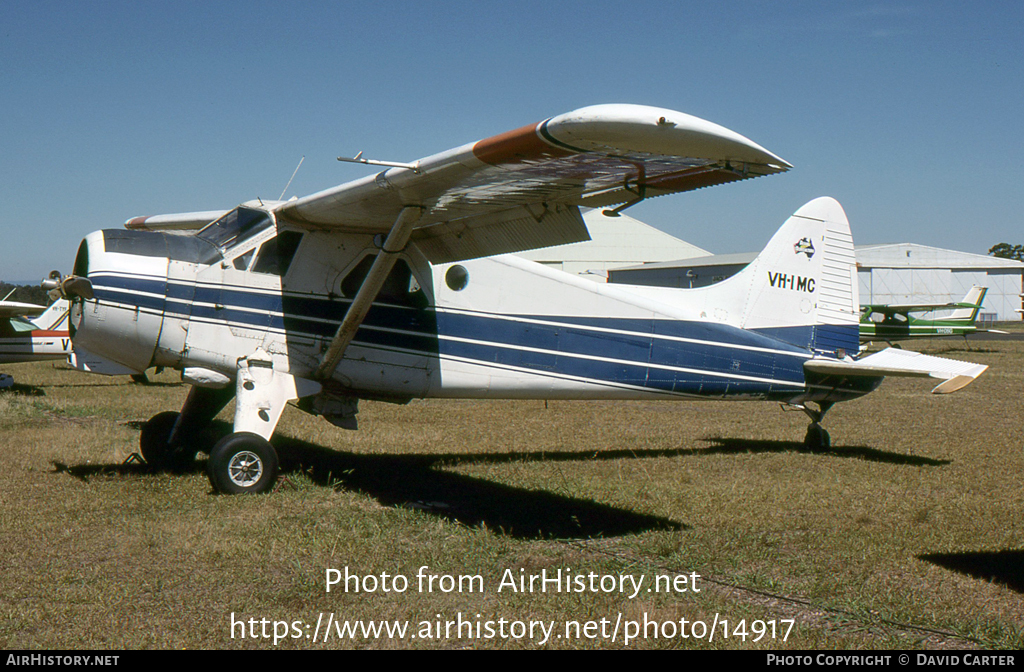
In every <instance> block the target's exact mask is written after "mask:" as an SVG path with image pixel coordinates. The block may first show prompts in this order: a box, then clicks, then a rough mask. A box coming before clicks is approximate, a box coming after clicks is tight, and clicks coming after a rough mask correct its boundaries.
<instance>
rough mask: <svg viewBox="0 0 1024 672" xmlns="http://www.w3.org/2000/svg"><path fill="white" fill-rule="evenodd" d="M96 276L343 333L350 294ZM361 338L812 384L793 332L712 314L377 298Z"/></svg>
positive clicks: (118, 295)
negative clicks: (650, 314) (545, 311)
mask: <svg viewBox="0 0 1024 672" xmlns="http://www.w3.org/2000/svg"><path fill="white" fill-rule="evenodd" d="M92 281H93V289H94V291H95V293H96V297H97V299H99V300H100V301H107V302H111V303H117V304H121V305H124V306H129V307H132V308H134V307H138V308H140V309H145V310H152V311H154V312H159V313H163V312H166V313H167V314H169V315H174V316H177V317H179V318H180V319H186V320H187V319H192V320H196V321H202V322H208V323H222V322H227V323H229V324H234V325H237V326H240V327H243V328H250V329H256V330H261V331H267V330H271V331H276V332H280V333H282V334H287V335H292V336H301V337H313V338H315V337H320V338H324V339H329V338H331V337H333V336H334V334H335V332H336V330H337V328H338V326H339V325H340V323H341V320H342V318H343V317H344V315H345V312H346V311H347V310H348V306H349V303H350V301H349V300H348V299H342V298H331V297H327V296H322V295H321V296H317V295H294V294H288V293H285V294H281V293H275V292H267V291H264V292H260V291H257V290H250V289H246V288H241V287H230V286H223V287H217V286H203V285H191V284H188V283H183V282H180V281H165V280H159V279H152V278H139V277H134V276H126V275H121V274H97V275H96V276H95V277H92ZM140 292H141V293H140ZM807 328H809V327H794V328H793V329H807ZM353 344H355V345H362V346H364V347H379V348H388V349H400V350H404V351H408V352H415V353H419V354H422V355H424V356H428V357H434V358H436V357H451V358H459V359H463V360H470V361H474V362H479V363H481V364H485V365H486V364H489V363H493V364H495V365H501V366H503V367H515V368H520V369H526V370H531V371H537V372H544V373H556V374H559V375H565V376H572V377H578V378H586V379H592V380H597V381H602V382H612V383H616V384H624V385H630V386H638V387H646V388H653V389H658V390H665V391H672V392H683V393H690V394H712V395H714V394H726V393H730V394H731V393H740V394H742V393H750V394H770V393H773V392H788V393H792V392H793V391H794V389H797V388H799V387H801V386H802V385H803V384H804V375H803V362H804V361H805V360H806V359H807V358H808V357H809V354H810V353H809V350H808V349H807V348H801V347H797V346H795V345H792V344H791V343H790V342H786V340H785V339H783V340H779V339H776V338H772V337H770V336H768V335H765V334H761V333H757V332H753V331H748V330H743V329H738V328H735V327H730V326H728V325H721V324H714V323H708V322H688V321H682V320H669V319H646V318H598V317H565V316H557V317H550V316H536V315H494V314H486V313H474V312H468V311H456V310H444V309H441V310H435V309H433V308H427V309H416V308H410V307H403V306H395V305H388V304H379V303H378V304H374V305H373V307H372V308H371V309H370V312H369V313H368V314H367V316H366V319H365V320H364V322H363V324H362V325H361V326H360V328H359V330H358V332H357V334H356V337H355V339H354V340H353Z"/></svg>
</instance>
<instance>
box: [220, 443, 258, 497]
mask: <svg viewBox="0 0 1024 672" xmlns="http://www.w3.org/2000/svg"><path fill="white" fill-rule="evenodd" d="M262 475H263V462H262V461H261V460H260V458H259V455H257V454H256V453H253V452H250V451H248V450H243V451H240V452H237V453H235V454H234V455H232V456H231V461H230V462H228V477H229V478H230V479H231V482H232V483H234V484H235V485H237V486H239V487H242V488H248V487H251V486H253V485H254V484H255V483H256V482H257V481H259V480H260V476H262Z"/></svg>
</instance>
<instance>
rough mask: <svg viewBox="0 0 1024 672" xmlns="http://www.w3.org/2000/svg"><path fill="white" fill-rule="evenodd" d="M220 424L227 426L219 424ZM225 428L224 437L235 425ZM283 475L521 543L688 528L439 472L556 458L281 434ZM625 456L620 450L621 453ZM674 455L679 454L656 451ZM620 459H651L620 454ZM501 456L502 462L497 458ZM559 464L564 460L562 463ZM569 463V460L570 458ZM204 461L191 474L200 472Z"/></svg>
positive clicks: (65, 468)
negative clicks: (374, 451)
mask: <svg viewBox="0 0 1024 672" xmlns="http://www.w3.org/2000/svg"><path fill="white" fill-rule="evenodd" d="M216 424H220V423H216ZM224 424H225V428H226V429H225V431H224V433H225V434H227V433H230V431H231V426H230V425H229V424H227V423H224ZM273 444H274V447H275V448H276V449H277V451H278V454H279V455H280V459H281V466H282V472H283V474H284V475H285V477H286V478H287V475H288V474H289V473H297V472H301V473H303V474H305V475H306V476H307V477H308V478H309V479H310V480H311V481H312V482H314V483H316V484H317V485H320V486H324V487H330V488H335V489H345V490H352V491H357V492H362V493H364V494H367V495H369V496H371V497H373V498H374V499H376V500H377V501H378V502H380V503H381V504H383V505H385V506H398V507H405V508H412V509H420V510H422V511H424V512H426V513H430V514H433V515H437V516H440V517H442V518H445V519H447V520H450V521H453V522H458V523H461V524H463V525H466V526H469V527H479V526H486V527H487V529H490V530H492V531H496V532H499V533H502V534H505V535H508V536H511V537H513V538H521V539H590V538H595V537H618V536H623V535H629V534H638V533H641V532H646V531H652V530H684V529H687V526H686V525H685V524H683V523H679V522H676V521H673V520H669V519H668V518H664V517H660V516H652V515H648V514H643V513H637V512H635V511H629V510H626V509H621V508H616V507H614V506H609V505H607V504H601V503H598V502H594V501H590V500H585V499H580V498H577V497H572V496H569V495H562V494H555V493H553V492H546V491H541V490H527V489H523V488H517V487H513V486H509V485H504V484H501V483H494V482H492V481H487V480H482V479H480V478H476V477H473V476H467V475H464V474H457V473H453V472H451V471H445V470H443V469H440V468H438V467H443V466H450V465H452V464H471V463H474V462H499V463H500V462H519V461H525V460H530V459H547V458H548V457H550V454H549V453H536V454H533V455H532V456H531V455H525V454H521V453H512V454H504V455H498V456H495V455H451V454H443V453H438V454H412V455H408V454H407V455H379V454H378V455H363V454H356V453H350V452H344V451H337V450H333V449H330V448H324V447H322V446H318V445H316V444H312V443H308V442H305V441H300V440H298V439H293V438H289V437H287V436H284V435H282V434H278V435H277V436H275V437H274V439H273ZM616 452H618V451H616ZM654 452H658V453H661V452H665V453H668V454H672V453H675V451H654ZM593 455H594V453H582V454H580V453H573V454H572V459H576V460H584V461H585V460H590V459H592V458H593ZM619 457H620V458H641V457H646V455H643V454H638V453H630V451H621V455H619ZM492 458H496V459H492ZM556 459H557V458H556ZM562 459H564V460H568V459H570V458H569V457H568V454H566V456H565V457H563V458H562ZM53 467H54V470H53V471H54V473H68V474H70V475H71V476H74V477H75V478H78V479H80V480H83V481H87V480H88V478H89V477H91V476H97V475H113V474H118V475H146V474H150V473H152V470H151V469H150V467H149V466H148V465H146V464H144V463H139V462H134V463H133V462H129V463H125V464H120V465H94V464H88V465H72V466H69V465H66V464H63V463H60V462H53ZM201 468H202V466H201V463H199V462H197V463H196V466H195V467H194V469H193V470H192V471H199V470H201Z"/></svg>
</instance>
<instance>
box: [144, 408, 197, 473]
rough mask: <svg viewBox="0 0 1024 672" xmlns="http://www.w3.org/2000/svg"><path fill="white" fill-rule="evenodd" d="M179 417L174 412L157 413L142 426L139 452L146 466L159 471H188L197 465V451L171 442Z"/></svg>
mask: <svg viewBox="0 0 1024 672" xmlns="http://www.w3.org/2000/svg"><path fill="white" fill-rule="evenodd" d="M179 415H180V414H179V413H176V412H174V411H165V412H163V413H157V414H156V415H154V416H153V417H152V418H150V419H149V421H148V422H147V423H146V424H145V425H143V426H142V433H141V434H140V435H139V450H140V452H141V453H142V458H143V459H144V460H146V464H148V465H150V466H152V467H153V468H154V469H157V470H158V471H164V470H167V471H187V470H188V469H190V468H191V467H192V465H193V464H195V461H196V453H197V452H199V451H198V450H197V449H195V448H192V447H187V446H182V445H172V444H171V442H170V439H171V432H173V431H174V425H175V424H176V423H177V422H178V416H179Z"/></svg>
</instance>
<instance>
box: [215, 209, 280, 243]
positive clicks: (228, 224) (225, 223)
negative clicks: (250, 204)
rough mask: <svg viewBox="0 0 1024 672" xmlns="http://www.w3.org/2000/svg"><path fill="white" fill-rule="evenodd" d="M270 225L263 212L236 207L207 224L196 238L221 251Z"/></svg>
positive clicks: (268, 217)
mask: <svg viewBox="0 0 1024 672" xmlns="http://www.w3.org/2000/svg"><path fill="white" fill-rule="evenodd" d="M272 224H273V222H272V221H271V219H270V215H268V214H267V213H266V212H264V211H263V210H255V209H253V208H243V207H238V208H235V209H234V210H232V211H231V212H229V213H228V214H226V215H224V216H223V217H221V218H220V219H218V220H216V221H215V222H212V223H210V224H207V225H206V227H205V228H203V230H202V231H200V232H199V233H197V234H196V237H197V238H202V239H203V240H206V241H209V242H211V243H213V244H214V245H216V246H217V247H218V248H220V249H221V250H222V251H223V250H226V249H228V248H229V247H232V246H233V245H235V244H236V243H240V242H242V241H243V240H245V239H247V238H249V237H251V236H253V235H255V234H257V233H259V232H260V231H262V230H264V229H266V228H267V227H268V226H271V225H272Z"/></svg>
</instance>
